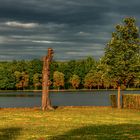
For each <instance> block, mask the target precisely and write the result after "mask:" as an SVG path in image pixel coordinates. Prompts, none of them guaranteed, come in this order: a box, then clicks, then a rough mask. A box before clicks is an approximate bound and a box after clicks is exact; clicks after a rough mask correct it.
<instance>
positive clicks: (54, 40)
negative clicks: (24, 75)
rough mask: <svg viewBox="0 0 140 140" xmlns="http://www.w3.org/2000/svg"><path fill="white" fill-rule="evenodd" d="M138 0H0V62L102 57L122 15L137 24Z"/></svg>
mask: <svg viewBox="0 0 140 140" xmlns="http://www.w3.org/2000/svg"><path fill="white" fill-rule="evenodd" d="M139 4H140V2H139V0H133V1H129V2H128V1H127V0H123V1H122V0H114V1H113V0H24V1H20V0H1V1H0V60H10V59H32V58H41V57H42V55H45V54H46V52H47V48H48V47H52V48H53V49H54V50H55V59H57V60H69V59H80V58H84V57H86V56H94V57H95V58H96V59H98V58H99V57H101V56H102V55H103V54H104V47H105V45H106V43H107V41H109V39H110V38H111V32H112V31H113V30H114V29H113V28H114V25H115V24H117V23H120V22H121V21H122V18H124V17H125V16H134V17H136V18H137V19H138V20H137V21H138V23H139V22H140V21H139Z"/></svg>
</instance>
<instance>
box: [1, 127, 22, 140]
mask: <svg viewBox="0 0 140 140" xmlns="http://www.w3.org/2000/svg"><path fill="white" fill-rule="evenodd" d="M20 132H21V128H17V127H10V128H4V129H0V140H16V138H17V137H18V136H19V135H20Z"/></svg>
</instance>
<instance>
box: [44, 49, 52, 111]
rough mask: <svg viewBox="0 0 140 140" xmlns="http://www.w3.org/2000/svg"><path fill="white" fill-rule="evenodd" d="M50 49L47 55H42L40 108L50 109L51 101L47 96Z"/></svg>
mask: <svg viewBox="0 0 140 140" xmlns="http://www.w3.org/2000/svg"><path fill="white" fill-rule="evenodd" d="M52 51H53V50H52V49H50V48H49V49H48V56H45V57H43V70H42V75H43V77H42V110H43V111H45V110H48V109H49V110H52V109H53V108H52V106H51V101H50V98H49V86H50V81H49V76H50V68H49V67H50V62H51V59H52V53H53V52H52Z"/></svg>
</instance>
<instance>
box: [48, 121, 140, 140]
mask: <svg viewBox="0 0 140 140" xmlns="http://www.w3.org/2000/svg"><path fill="white" fill-rule="evenodd" d="M129 139H133V140H139V139H140V125H139V124H118V125H90V126H85V127H81V128H78V129H73V130H70V131H68V132H66V133H64V134H62V135H57V136H54V137H50V138H49V140H129Z"/></svg>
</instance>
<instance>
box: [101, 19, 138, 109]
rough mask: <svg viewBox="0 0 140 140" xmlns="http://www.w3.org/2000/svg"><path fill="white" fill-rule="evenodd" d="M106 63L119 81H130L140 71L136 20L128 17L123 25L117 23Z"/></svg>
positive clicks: (107, 49)
mask: <svg viewBox="0 0 140 140" xmlns="http://www.w3.org/2000/svg"><path fill="white" fill-rule="evenodd" d="M103 60H104V63H105V64H106V65H108V69H107V71H108V73H109V75H110V76H111V77H112V78H115V79H117V80H119V83H121V82H124V81H125V83H130V81H132V80H133V79H134V78H135V77H136V75H137V73H138V72H139V71H140V38H139V29H138V27H136V20H135V19H134V18H131V17H128V18H125V19H124V20H123V24H122V25H116V31H115V32H113V33H112V38H111V40H110V41H109V43H108V44H107V47H106V50H105V56H104V58H103ZM118 108H121V105H120V86H118Z"/></svg>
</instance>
